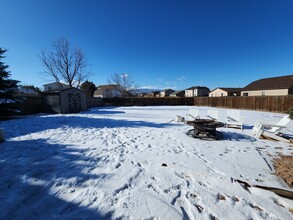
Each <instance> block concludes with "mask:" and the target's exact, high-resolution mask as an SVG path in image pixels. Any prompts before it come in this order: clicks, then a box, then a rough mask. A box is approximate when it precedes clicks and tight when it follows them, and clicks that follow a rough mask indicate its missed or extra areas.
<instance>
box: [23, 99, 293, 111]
mask: <svg viewBox="0 0 293 220" xmlns="http://www.w3.org/2000/svg"><path fill="white" fill-rule="evenodd" d="M21 99H22V100H23V101H22V102H20V103H19V104H17V106H18V108H19V110H20V111H21V113H20V114H23V115H25V114H35V113H40V112H42V98H41V97H40V96H23V97H21ZM102 105H104V106H135V105H136V106H154V105H169V106H170V105H196V106H210V107H220V108H232V109H233V108H234V109H248V110H259V111H268V112H284V113H286V112H288V111H289V109H292V108H293V96H247V97H243V96H237V97H195V98H107V99H103V100H102V99H100V98H93V99H88V107H89V108H90V107H98V106H102Z"/></svg>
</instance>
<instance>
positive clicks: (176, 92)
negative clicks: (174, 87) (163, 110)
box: [171, 90, 185, 95]
mask: <svg viewBox="0 0 293 220" xmlns="http://www.w3.org/2000/svg"><path fill="white" fill-rule="evenodd" d="M184 92H185V90H180V91H175V92H172V93H171V95H176V94H179V93H184Z"/></svg>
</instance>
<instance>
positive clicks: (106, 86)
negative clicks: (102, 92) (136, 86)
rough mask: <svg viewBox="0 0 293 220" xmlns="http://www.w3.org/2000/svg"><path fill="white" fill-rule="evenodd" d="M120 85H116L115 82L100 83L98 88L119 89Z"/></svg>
mask: <svg viewBox="0 0 293 220" xmlns="http://www.w3.org/2000/svg"><path fill="white" fill-rule="evenodd" d="M117 87H118V85H115V84H108V85H99V86H98V87H97V90H98V89H117Z"/></svg>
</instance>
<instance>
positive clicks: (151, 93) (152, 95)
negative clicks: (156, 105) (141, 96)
mask: <svg viewBox="0 0 293 220" xmlns="http://www.w3.org/2000/svg"><path fill="white" fill-rule="evenodd" d="M160 93H161V91H153V92H149V93H148V94H146V96H145V97H160Z"/></svg>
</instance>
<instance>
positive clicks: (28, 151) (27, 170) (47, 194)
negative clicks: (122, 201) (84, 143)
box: [0, 139, 112, 219]
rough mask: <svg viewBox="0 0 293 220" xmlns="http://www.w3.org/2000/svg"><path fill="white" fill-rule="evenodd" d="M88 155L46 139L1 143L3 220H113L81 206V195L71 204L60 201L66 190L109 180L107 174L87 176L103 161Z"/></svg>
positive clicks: (0, 202) (0, 199)
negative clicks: (91, 182) (51, 142)
mask: <svg viewBox="0 0 293 220" xmlns="http://www.w3.org/2000/svg"><path fill="white" fill-rule="evenodd" d="M85 154H86V153H85V152H84V150H81V149H73V148H70V146H65V145H60V144H49V143H48V142H47V141H46V140H44V139H38V140H29V141H6V142H4V143H1V144H0V173H1V179H0V219H40V218H42V219H44V218H45V219H51V218H58V219H78V218H83V219H107V218H110V217H111V215H112V214H111V213H110V212H109V213H106V214H101V213H100V212H99V210H97V208H92V209H91V208H88V207H84V206H82V205H80V203H81V201H78V196H73V198H77V200H76V199H72V201H65V199H61V197H62V193H64V191H66V193H69V194H70V193H73V191H72V190H73V189H74V188H75V187H78V188H82V189H86V182H87V181H94V180H99V179H100V180H102V179H104V178H108V177H107V175H108V174H99V175H91V174H87V173H86V171H87V170H92V169H95V168H97V166H98V162H99V160H101V158H97V157H95V158H91V157H88V156H85ZM58 187H62V192H58ZM52 189H55V191H54V192H53V191H52ZM70 190H71V191H70ZM59 194H60V195H59ZM67 195H68V194H67ZM97 196H99V195H97ZM67 200H68V199H67ZM95 207H96V206H95Z"/></svg>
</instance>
